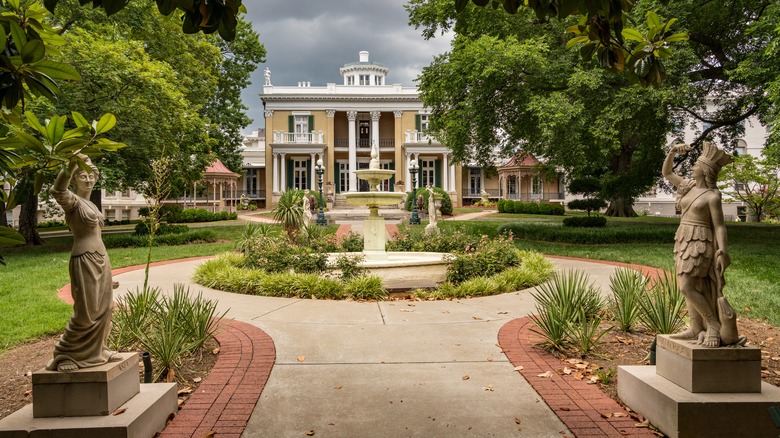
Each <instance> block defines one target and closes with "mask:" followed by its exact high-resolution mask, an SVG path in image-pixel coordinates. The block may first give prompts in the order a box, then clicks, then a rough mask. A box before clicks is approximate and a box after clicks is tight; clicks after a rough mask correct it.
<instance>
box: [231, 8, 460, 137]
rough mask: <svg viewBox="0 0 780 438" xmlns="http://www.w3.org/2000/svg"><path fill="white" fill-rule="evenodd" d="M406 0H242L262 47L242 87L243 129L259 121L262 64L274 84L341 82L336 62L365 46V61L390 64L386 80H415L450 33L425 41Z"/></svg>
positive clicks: (262, 122) (353, 57)
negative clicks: (260, 56)
mask: <svg viewBox="0 0 780 438" xmlns="http://www.w3.org/2000/svg"><path fill="white" fill-rule="evenodd" d="M405 3H406V0H329V1H326V0H319V1H313V0H309V1H302V0H247V1H245V2H244V4H245V5H246V8H247V10H248V11H249V13H248V16H247V18H248V20H249V21H250V22H252V25H253V27H254V29H255V31H256V32H257V33H258V34H259V35H260V42H261V43H263V45H265V49H266V51H267V55H266V63H265V64H263V65H260V66H259V67H258V69H257V70H256V71H255V72H254V74H253V75H252V85H250V86H249V87H248V88H247V89H245V90H244V92H243V93H242V100H243V102H244V105H246V106H247V107H249V113H248V115H249V117H250V118H251V119H253V122H252V124H251V125H249V126H248V127H247V128H246V129H245V130H244V134H248V133H250V132H251V131H255V130H257V129H258V128H262V127H264V126H265V120H264V119H263V111H262V110H263V107H262V103H261V102H260V97H259V94H260V93H261V92H262V85H263V69H265V68H266V67H268V68H269V69H270V70H271V83H273V84H274V85H297V84H298V82H299V81H309V82H311V86H312V87H317V86H325V84H327V83H328V82H335V83H337V84H341V83H342V79H341V75H340V74H339V68H340V67H341V66H343V65H344V64H347V63H350V62H356V61H358V52H360V51H361V50H366V51H368V52H369V54H370V55H369V56H370V61H372V62H378V63H380V64H383V65H385V66H386V67H388V68H389V69H390V71H389V73H388V75H387V79H386V83H387V84H402V85H405V86H413V85H415V83H414V79H415V78H416V77H417V76H418V75H419V74H420V72H421V71H422V68H423V67H424V66H426V65H429V64H430V63H431V61H432V60H433V57H434V56H435V55H438V54H441V53H444V52H446V51H447V50H448V49H449V43H450V39H449V38H448V37H441V36H437V37H436V38H434V39H431V40H429V41H425V40H424V39H423V37H422V36H421V33H420V31H419V30H416V29H414V27H412V26H409V24H408V22H409V17H408V15H407V13H406V11H405V10H404V4H405Z"/></svg>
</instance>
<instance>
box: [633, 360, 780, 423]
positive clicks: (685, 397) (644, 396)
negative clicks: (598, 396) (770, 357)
mask: <svg viewBox="0 0 780 438" xmlns="http://www.w3.org/2000/svg"><path fill="white" fill-rule="evenodd" d="M618 396H619V397H620V399H621V400H623V402H624V403H625V404H626V405H627V406H629V407H630V408H631V409H633V410H634V411H635V412H637V413H639V414H641V415H642V416H644V417H645V418H646V419H648V420H649V421H650V422H651V423H652V424H653V425H655V426H656V427H658V429H660V430H661V431H662V432H663V433H665V434H666V435H667V436H669V437H670V438H693V437H707V438H717V437H723V438H733V437H776V436H778V435H780V430H779V429H778V428H777V427H776V426H775V424H774V422H773V421H772V419H771V417H770V414H769V411H768V409H769V407H771V406H777V405H778V404H780V388H777V387H775V386H772V385H770V384H768V383H763V384H762V385H761V392H759V393H706V394H702V393H692V392H690V391H687V390H685V389H683V388H681V387H680V386H678V385H676V384H674V383H672V382H671V381H669V380H667V379H665V378H663V377H661V376H659V375H658V374H656V367H654V366H622V367H618Z"/></svg>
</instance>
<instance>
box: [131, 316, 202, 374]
mask: <svg viewBox="0 0 780 438" xmlns="http://www.w3.org/2000/svg"><path fill="white" fill-rule="evenodd" d="M180 324H181V322H180V321H178V320H176V319H175V318H161V319H158V320H157V324H156V325H155V326H154V327H152V329H151V330H145V331H143V332H141V333H137V334H136V335H137V336H138V338H139V340H140V342H141V346H142V347H143V348H144V350H146V351H148V352H149V354H151V356H152V359H153V360H154V362H155V365H156V366H157V372H156V373H155V376H154V380H155V381H157V380H159V379H160V378H161V377H165V379H166V381H168V382H173V381H174V380H175V378H176V372H175V368H176V367H177V366H178V365H179V364H180V363H181V358H182V357H183V356H184V355H185V354H187V353H189V352H190V351H192V350H193V349H194V347H195V344H194V343H193V342H191V339H190V336H189V333H187V331H186V330H181V327H180Z"/></svg>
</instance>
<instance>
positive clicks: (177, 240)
mask: <svg viewBox="0 0 780 438" xmlns="http://www.w3.org/2000/svg"><path fill="white" fill-rule="evenodd" d="M216 241H217V234H216V233H215V232H214V231H213V230H194V231H189V232H187V233H182V234H163V235H161V236H157V237H156V238H155V239H154V242H153V244H154V245H155V246H157V245H184V244H186V243H194V242H216ZM103 243H104V244H105V246H106V248H136V247H139V248H140V247H145V246H148V245H149V238H148V237H147V236H136V235H134V234H109V235H105V236H103Z"/></svg>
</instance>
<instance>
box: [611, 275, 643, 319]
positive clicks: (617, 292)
mask: <svg viewBox="0 0 780 438" xmlns="http://www.w3.org/2000/svg"><path fill="white" fill-rule="evenodd" d="M609 284H610V289H611V291H612V295H611V296H610V298H609V300H608V302H607V303H608V307H609V310H610V312H611V313H612V318H613V319H614V320H615V322H617V325H618V328H620V330H622V331H624V332H630V331H631V329H632V328H633V327H634V326H635V325H636V322H637V320H638V319H639V300H641V299H642V297H643V296H644V294H645V291H646V290H647V280H646V279H645V278H644V277H643V276H642V274H641V273H640V272H639V271H635V270H633V269H630V268H622V267H621V268H617V269H615V271H614V272H613V273H612V275H610V277H609Z"/></svg>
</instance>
